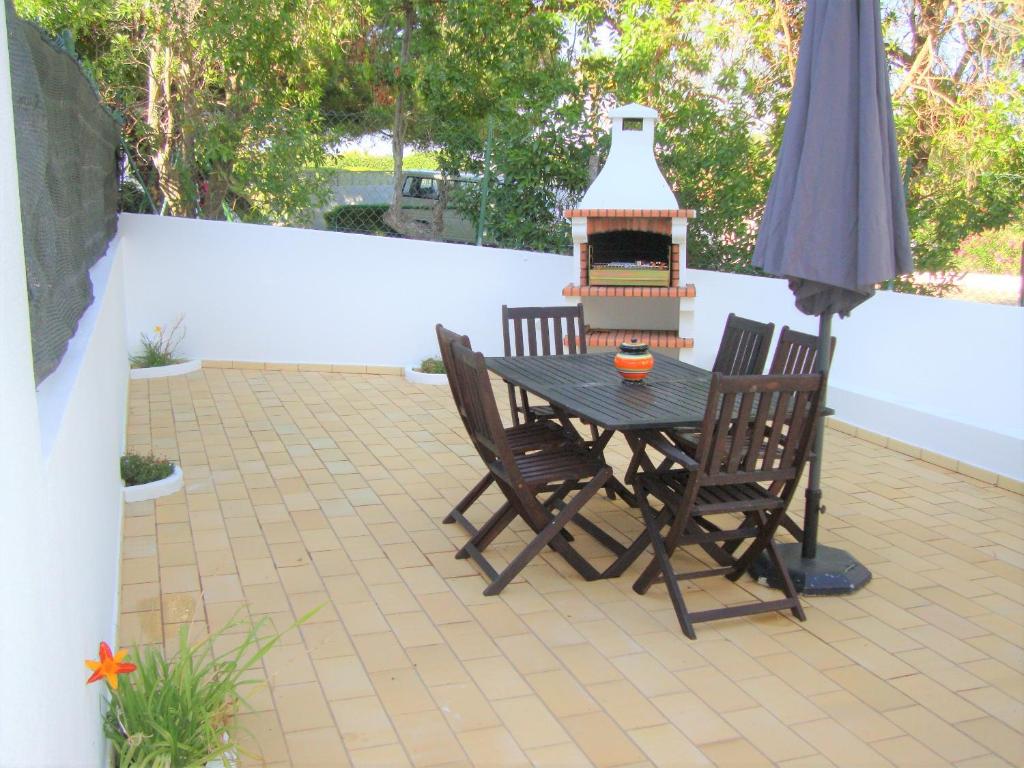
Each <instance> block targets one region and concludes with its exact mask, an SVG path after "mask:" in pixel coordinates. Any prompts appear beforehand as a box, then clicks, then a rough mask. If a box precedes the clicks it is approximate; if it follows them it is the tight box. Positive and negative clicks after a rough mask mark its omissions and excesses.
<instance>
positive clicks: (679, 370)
mask: <svg viewBox="0 0 1024 768" xmlns="http://www.w3.org/2000/svg"><path fill="white" fill-rule="evenodd" d="M614 357H615V353H614V352H600V353H596V354H587V355H546V356H536V357H525V356H524V357H488V358H487V367H488V368H489V369H490V370H492V371H494V373H496V374H498V375H499V376H501V377H502V378H503V379H504V380H505V381H507V382H508V383H510V384H514V385H516V386H518V387H522V388H523V389H525V390H526V391H527V392H529V393H531V394H533V395H536V396H537V397H540V398H543V399H544V400H547V401H548V402H549V403H551V404H552V405H553V406H555V407H556V408H558V409H561V410H563V411H565V412H566V413H568V414H569V415H571V416H576V417H579V418H581V419H583V420H584V421H587V422H590V423H592V424H596V425H597V426H599V427H601V428H603V429H604V430H605V431H606V432H611V433H614V432H634V431H637V430H644V429H680V428H684V427H694V426H697V425H699V424H700V423H701V421H702V420H703V418H704V409H705V406H706V405H707V399H708V386H709V384H710V383H711V373H710V372H709V371H706V370H704V369H703V368H698V367H696V366H694V365H690V364H688V363H682V362H680V361H679V360H674V359H673V358H671V357H667V356H665V355H661V354H655V355H654V358H655V363H654V369H653V370H652V371H651V372H650V374H649V375H648V376H647V378H646V379H645V380H644V381H641V382H627V381H624V380H623V379H622V377H621V376H620V375H619V373H618V371H616V370H615V366H614V365H613V364H612V360H613V358H614ZM608 437H611V435H610V434H609V435H608ZM605 442H607V441H605Z"/></svg>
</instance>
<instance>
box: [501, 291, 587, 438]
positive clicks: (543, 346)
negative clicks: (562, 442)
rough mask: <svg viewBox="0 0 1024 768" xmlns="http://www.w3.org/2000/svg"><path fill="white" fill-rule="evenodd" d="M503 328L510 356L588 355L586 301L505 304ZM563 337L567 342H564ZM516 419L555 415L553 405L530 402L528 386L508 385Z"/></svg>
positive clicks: (506, 351) (535, 418) (524, 419)
mask: <svg viewBox="0 0 1024 768" xmlns="http://www.w3.org/2000/svg"><path fill="white" fill-rule="evenodd" d="M501 330H502V337H503V338H504V341H505V355H506V357H508V356H512V355H516V356H520V355H531V356H533V355H566V354H568V355H576V354H580V355H584V354H586V353H587V334H586V330H585V327H584V325H583V304H577V305H576V306H575V307H509V306H506V305H504V304H503V305H502V306H501ZM563 339H564V341H565V343H564V344H563ZM508 402H509V406H510V407H511V409H512V421H513V423H514V424H519V423H520V419H522V420H523V421H527V422H529V421H536V420H538V419H550V418H553V417H554V415H555V414H554V411H553V410H552V409H551V406H548V405H540V404H532V403H530V398H529V395H528V394H527V392H526V390H525V389H522V388H521V387H514V386H512V385H511V384H509V385H508Z"/></svg>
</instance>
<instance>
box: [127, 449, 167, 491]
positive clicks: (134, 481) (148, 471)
mask: <svg viewBox="0 0 1024 768" xmlns="http://www.w3.org/2000/svg"><path fill="white" fill-rule="evenodd" d="M172 472H174V463H173V462H172V461H170V460H168V459H163V458H157V457H156V456H154V455H153V454H149V455H148V456H142V455H140V454H138V453H132V452H131V451H129V452H128V453H126V454H125V455H124V456H122V457H121V479H122V480H124V484H125V485H145V484H146V483H155V482H156V481H157V480H163V479H164V478H165V477H170V476H171V473H172Z"/></svg>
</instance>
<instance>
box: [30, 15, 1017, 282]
mask: <svg viewBox="0 0 1024 768" xmlns="http://www.w3.org/2000/svg"><path fill="white" fill-rule="evenodd" d="M881 3H882V10H883V26H884V34H885V37H886V47H887V53H888V57H889V64H890V74H891V77H890V82H891V87H892V95H893V104H894V114H895V119H896V128H897V138H898V141H899V149H900V157H901V163H902V164H903V170H904V175H905V185H906V190H907V206H908V213H909V218H910V225H911V235H912V242H913V249H914V254H915V260H916V266H917V269H918V271H927V272H931V273H934V274H938V275H939V276H940V277H939V278H938V280H937V281H913V280H900V281H898V282H897V285H896V287H897V288H898V289H901V290H914V291H921V292H932V293H941V292H942V291H943V290H945V287H948V285H949V284H950V281H952V280H953V278H954V277H955V275H956V273H957V271H958V270H959V269H961V268H962V267H963V265H962V264H961V263H960V262H959V258H960V257H959V256H958V255H957V254H958V249H959V247H960V244H961V242H963V241H964V240H965V238H967V237H969V236H970V235H972V234H973V233H977V232H981V231H984V230H988V229H999V228H1001V227H1004V226H1006V225H1016V226H1019V225H1021V222H1022V212H1021V205H1020V200H1021V198H1022V196H1024V195H1022V190H1024V134H1022V131H1024V76H1022V74H1021V73H1022V71H1024V68H1022V67H1021V63H1022V60H1024V35H1022V34H1021V18H1020V5H1019V3H1014V2H1009V1H1008V0H993V2H984V3H978V2H968V1H967V0H881ZM805 6H806V2H805V1H804V0H730V1H729V2H726V1H725V0H690V1H689V2H686V3H680V2H678V1H677V0H619V1H618V2H609V1H608V0H558V1H556V0H507V1H506V2H502V3H480V2H478V1H477V0H325V2H322V3H306V4H302V3H285V4H281V3H280V2H278V1H277V0H214V1H212V2H200V0H93V2H86V0H18V7H19V10H20V11H21V12H22V13H23V14H25V15H28V16H30V17H34V18H37V19H39V20H40V22H41V23H42V24H43V25H44V26H45V27H46V28H47V29H49V30H50V31H51V32H57V31H60V30H62V29H64V28H69V29H71V31H72V32H73V33H74V35H75V37H76V39H77V41H78V46H77V47H78V51H79V53H81V54H82V55H83V56H84V58H85V59H86V63H87V64H88V65H89V66H90V67H91V69H92V71H93V73H94V75H95V76H96V79H97V81H98V82H99V84H100V86H101V90H102V93H103V95H104V97H105V98H106V100H107V101H108V102H109V103H111V104H112V105H113V106H115V108H117V109H119V110H120V111H121V112H123V114H124V116H125V121H126V133H125V138H126V142H127V145H128V148H129V150H130V152H131V154H132V155H133V156H135V157H136V158H137V165H138V168H139V176H140V177H141V179H142V180H143V183H145V185H146V189H147V190H148V191H149V193H150V195H151V197H152V198H153V199H154V200H155V201H156V203H157V205H158V206H162V207H163V208H164V209H165V211H168V212H171V213H173V214H175V215H182V216H204V217H211V218H222V217H226V216H227V215H228V214H230V215H232V216H235V217H238V218H241V219H243V220H247V221H272V222H275V223H302V222H303V220H304V218H305V216H306V214H307V212H308V211H309V210H310V209H311V207H312V206H313V204H314V203H316V202H317V201H318V200H319V199H320V196H321V194H322V193H323V192H324V189H325V185H324V176H323V174H322V173H319V172H318V171H319V170H322V169H323V168H325V167H341V168H346V169H356V168H359V169H362V168H378V167H380V168H381V169H388V170H393V171H394V172H395V174H396V177H395V178H396V188H395V194H394V200H393V203H392V208H391V210H389V211H387V212H386V214H385V216H386V217H387V218H388V224H389V225H390V227H391V228H392V229H394V230H396V231H399V232H401V233H402V234H407V235H415V236H426V237H435V238H440V237H441V234H442V227H443V216H444V209H445V207H446V206H448V205H450V206H454V207H455V208H457V209H459V210H460V212H462V213H463V214H464V215H466V216H470V217H472V219H473V220H474V221H475V220H476V219H477V218H478V217H479V215H480V206H481V199H480V192H481V190H482V189H483V186H481V187H479V188H475V189H474V188H467V189H464V190H462V192H459V193H454V194H452V195H451V197H450V199H449V198H448V197H447V195H446V193H443V196H442V199H441V200H440V204H439V205H438V206H436V207H435V211H436V213H435V219H434V222H433V226H432V227H429V226H428V227H427V228H426V230H424V229H423V226H422V225H418V227H417V226H414V222H408V221H403V220H402V216H401V207H400V205H399V199H400V195H399V190H398V187H397V182H398V181H400V179H401V174H400V172H401V170H402V168H403V167H410V166H412V167H421V168H431V169H432V168H435V167H436V168H438V169H440V170H443V171H444V172H445V173H446V174H448V175H455V174H458V173H464V172H472V173H476V174H479V175H486V176H488V177H489V179H490V183H489V184H488V185H487V191H488V198H487V200H486V204H485V205H484V213H485V222H486V228H487V232H486V234H485V239H486V241H487V242H489V243H500V244H502V245H507V246H518V247H529V248H539V249H545V250H554V251H565V250H567V249H568V248H569V243H570V241H569V229H568V224H567V223H566V222H565V221H564V219H563V218H562V212H563V211H564V210H565V209H566V208H567V207H570V206H571V205H573V204H574V202H575V201H576V200H578V199H579V197H580V195H581V194H582V193H583V191H584V190H585V189H586V187H587V185H588V183H589V182H590V180H591V179H592V178H593V176H594V175H595V174H596V173H597V171H598V169H599V167H600V160H601V158H602V157H603V155H604V153H605V152H606V151H607V136H606V119H605V115H606V113H607V110H608V108H609V107H612V106H615V105H618V104H625V103H628V102H630V101H640V102H643V103H646V104H649V105H650V106H653V107H655V108H656V109H658V110H659V112H660V116H661V119H660V123H659V126H658V132H657V137H656V141H657V155H658V160H659V163H660V164H661V167H662V169H663V171H664V173H665V175H666V177H667V178H668V180H669V182H670V184H671V185H672V187H673V188H674V190H675V191H676V194H677V197H678V200H679V203H680V205H681V206H683V207H687V208H695V209H696V210H697V218H696V219H694V220H693V221H692V222H691V224H690V229H689V247H688V257H689V262H690V263H691V265H693V266H696V267H703V268H710V269H722V270H733V271H751V270H752V267H751V266H750V257H751V255H752V251H753V246H754V242H755V238H756V233H757V227H758V223H759V221H760V218H761V213H762V208H763V204H764V198H765V195H766V194H767V190H768V186H769V183H770V180H771V176H772V173H773V171H774V166H775V156H776V154H777V151H778V147H779V142H780V140H781V136H782V129H783V125H784V122H785V117H786V112H787V109H788V105H789V98H790V92H791V88H792V84H793V78H794V73H795V69H796V58H797V52H798V48H799V41H800V34H801V25H802V20H803V11H804V8H805ZM342 113H344V114H345V115H346V119H344V120H340V119H339V117H338V116H339V114H342ZM370 135H374V136H376V137H377V138H378V139H380V138H390V139H391V140H392V145H393V157H392V159H391V160H390V162H385V161H383V158H378V157H372V156H367V155H365V154H363V153H360V152H349V151H345V152H342V153H341V154H340V155H339V154H338V148H339V147H345V146H351V144H348V143H346V142H348V141H349V140H350V139H355V138H359V137H362V136H370ZM310 169H312V172H311V171H310ZM125 198H126V199H125V205H126V206H131V208H132V209H133V210H138V209H140V208H142V209H144V208H145V207H147V205H148V204H147V202H146V201H145V198H144V195H141V194H140V189H136V188H134V187H131V186H129V185H125Z"/></svg>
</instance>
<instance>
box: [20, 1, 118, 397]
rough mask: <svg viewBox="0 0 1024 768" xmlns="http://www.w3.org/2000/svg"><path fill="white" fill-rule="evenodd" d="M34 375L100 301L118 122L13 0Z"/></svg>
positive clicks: (113, 201)
mask: <svg viewBox="0 0 1024 768" xmlns="http://www.w3.org/2000/svg"><path fill="white" fill-rule="evenodd" d="M7 24H8V45H9V49H10V60H11V81H12V89H13V100H14V133H15V144H16V150H17V158H18V189H19V193H20V196H21V219H22V222H21V223H22V233H23V236H24V245H25V270H26V274H27V278H28V299H29V317H30V321H31V328H32V355H33V364H34V368H35V378H36V383H39V382H40V381H42V380H43V379H45V378H46V377H47V376H48V375H49V374H50V373H52V372H53V370H54V369H55V368H56V367H57V365H58V364H59V363H60V360H61V358H62V357H63V355H64V352H65V350H66V349H67V344H68V340H69V339H70V338H71V337H72V336H73V335H74V333H75V329H76V328H77V327H78V321H79V319H80V318H81V316H82V313H83V312H84V311H85V310H86V308H87V307H88V306H89V305H90V304H91V303H92V300H93V291H92V282H91V281H90V279H89V268H90V267H92V265H93V264H95V263H96V261H97V260H98V259H99V258H100V257H101V256H102V255H103V253H104V251H105V250H106V247H107V244H108V243H109V242H110V239H111V238H112V237H113V236H114V232H115V230H116V228H117V163H116V153H117V145H118V131H119V128H118V124H117V122H116V121H115V120H114V118H113V117H112V116H111V114H110V113H109V112H108V111H107V110H106V109H105V108H104V107H102V106H101V105H100V102H99V99H98V97H97V95H96V92H95V90H94V88H93V86H92V84H91V82H90V81H89V80H88V78H87V77H86V75H85V74H84V73H83V71H82V69H81V67H80V66H79V64H78V62H77V61H76V60H75V58H74V57H72V56H71V55H69V54H68V53H67V52H66V51H64V50H61V49H60V47H59V44H57V43H55V42H54V41H52V40H50V38H49V37H47V36H46V34H45V33H43V32H42V31H40V30H39V28H38V27H36V26H34V25H32V24H30V23H28V22H25V21H22V20H20V19H18V18H16V16H15V14H14V9H13V8H12V7H11V4H10V2H7Z"/></svg>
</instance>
